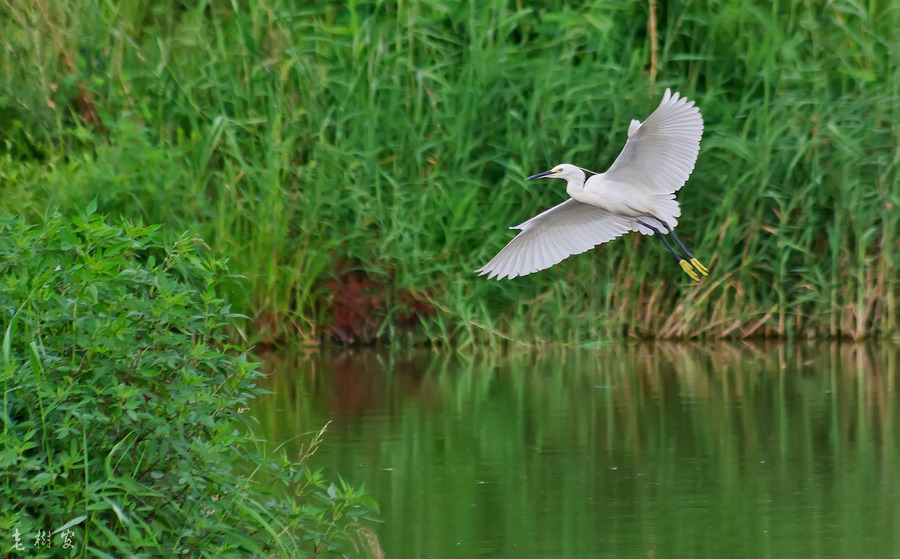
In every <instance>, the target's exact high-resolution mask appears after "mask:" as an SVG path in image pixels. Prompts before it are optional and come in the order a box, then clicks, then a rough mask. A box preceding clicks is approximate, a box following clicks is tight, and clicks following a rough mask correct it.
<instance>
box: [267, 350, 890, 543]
mask: <svg viewBox="0 0 900 559" xmlns="http://www.w3.org/2000/svg"><path fill="white" fill-rule="evenodd" d="M267 361H268V364H269V366H270V367H271V369H272V370H273V371H274V372H275V374H274V375H273V376H272V377H270V379H269V382H270V384H269V386H267V388H269V389H271V390H273V391H275V392H276V393H275V394H273V395H271V396H269V397H267V398H265V399H264V400H261V401H259V402H258V403H257V405H256V406H255V410H254V411H255V413H256V416H257V417H258V419H259V421H260V422H261V423H262V425H263V427H264V431H265V432H267V433H268V434H269V435H270V437H271V438H272V440H273V441H275V442H279V441H283V440H287V439H290V438H291V437H295V436H296V435H297V434H299V433H303V432H308V431H314V430H318V429H319V428H320V427H321V426H322V425H323V424H324V423H325V422H326V421H332V424H331V425H330V427H329V429H328V432H327V434H326V436H325V442H324V444H323V445H322V446H321V448H320V450H319V452H318V453H317V454H316V455H315V457H314V461H315V462H316V464H318V465H323V466H326V467H327V468H329V469H331V470H332V471H333V472H337V473H340V474H341V475H343V476H345V477H346V478H347V479H348V480H349V481H351V482H353V483H356V484H359V483H364V484H365V487H366V489H367V491H368V492H369V493H370V494H371V495H372V496H373V497H374V498H375V499H376V500H377V501H378V502H379V504H380V506H381V508H382V515H383V519H384V521H385V522H384V524H382V525H380V526H378V527H377V528H376V531H377V532H378V534H379V537H380V539H381V542H382V544H383V546H384V548H385V551H386V553H387V556H388V557H393V558H401V557H410V558H422V557H510V558H512V557H516V558H520V557H535V558H537V557H560V558H566V557H571V558H581V557H753V558H756V557H853V558H856V557H900V537H898V536H895V535H894V534H895V533H898V530H900V500H898V499H896V498H895V492H894V489H895V487H894V483H895V480H896V479H897V476H896V474H897V470H898V465H900V462H898V455H897V445H896V444H895V443H896V438H897V434H898V432H900V431H898V429H897V427H898V425H897V421H898V420H897V417H896V415H895V413H894V410H895V409H896V407H897V405H898V401H897V399H898V398H897V391H896V390H895V383H896V380H897V376H898V362H900V349H898V348H897V347H891V346H868V345H793V346H790V345H774V344H773V345H708V346H706V345H689V346H683V345H674V344H653V345H649V344H632V345H622V346H614V347H609V348H606V349H602V350H597V351H571V352H555V353H536V354H520V355H512V356H508V355H507V356H501V355H492V354H478V355H456V356H454V355H444V354H436V353H432V352H428V351H421V352H409V353H391V354H382V353H375V352H369V351H360V352H348V353H341V354H324V355H323V354H317V355H315V356H312V357H310V356H308V355H307V356H304V355H288V354H280V355H271V356H267ZM300 442H302V441H296V442H295V443H291V444H300ZM289 448H291V447H290V446H289Z"/></svg>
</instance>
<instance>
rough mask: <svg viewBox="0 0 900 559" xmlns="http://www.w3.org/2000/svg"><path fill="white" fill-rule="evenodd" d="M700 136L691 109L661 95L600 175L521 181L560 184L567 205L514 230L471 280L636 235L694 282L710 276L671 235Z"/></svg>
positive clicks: (558, 171)
mask: <svg viewBox="0 0 900 559" xmlns="http://www.w3.org/2000/svg"><path fill="white" fill-rule="evenodd" d="M702 136H703V117H702V116H700V110H699V109H698V108H697V107H696V106H694V102H693V101H688V100H687V98H685V97H681V96H679V94H678V93H677V92H676V93H675V94H674V95H673V94H672V92H671V90H669V89H666V92H665V94H664V95H663V99H662V102H661V103H660V104H659V107H657V108H656V110H655V111H653V113H652V114H651V115H650V116H649V117H647V120H645V121H644V122H639V121H637V120H632V121H631V124H630V125H629V126H628V140H627V141H626V142H625V147H624V148H623V149H622V153H620V154H619V157H617V158H616V160H615V162H613V164H612V166H611V167H610V168H609V169H608V170H607V171H606V172H605V173H594V172H593V171H588V170H587V169H583V168H581V167H577V166H575V165H571V164H569V163H562V164H560V165H557V166H556V167H553V168H552V169H550V170H549V171H544V172H543V173H538V174H536V175H532V176H530V177H528V178H527V179H525V180H531V179H538V178H554V179H563V180H565V181H566V193H567V194H568V195H569V196H570V198H569V199H568V200H566V201H565V202H563V203H562V204H559V205H557V206H554V207H552V208H550V209H549V210H547V211H545V212H543V213H541V214H538V215H537V216H535V217H533V218H531V219H529V220H528V221H526V222H524V223H521V224H519V225H516V226H515V227H512V229H518V230H519V231H520V233H519V234H518V235H516V237H515V238H513V240H511V241H510V242H509V244H507V245H506V246H505V247H503V250H501V251H500V252H499V253H497V256H495V257H494V258H492V259H491V261H490V262H488V263H487V264H485V265H484V266H483V267H482V268H480V269H478V270H476V272H477V273H478V274H480V275H484V274H489V275H488V277H489V278H497V279H503V278H509V279H512V278H514V277H516V276H524V275H527V274H531V273H534V272H537V271H540V270H544V269H546V268H549V267H550V266H553V265H554V264H558V263H559V262H561V261H562V260H563V259H565V258H568V257H569V256H572V255H573V254H581V253H582V252H586V251H588V250H590V249H592V248H594V247H595V246H597V245H601V244H603V243H606V242H608V241H611V240H613V239H615V238H616V237H620V236H622V235H624V234H625V233H628V232H630V231H636V232H638V233H641V234H643V235H658V236H659V238H660V239H662V241H663V243H665V245H666V248H668V249H669V252H671V253H672V254H673V255H675V258H676V259H677V260H678V263H679V265H681V269H682V270H684V271H685V273H686V274H687V275H688V276H690V277H691V279H693V280H694V281H700V276H699V274H702V275H704V276H705V275H707V273H708V271H709V270H707V268H706V266H704V265H703V264H701V263H700V261H699V260H697V258H695V257H694V255H693V254H691V253H690V252H689V251H688V249H687V248H685V246H684V243H682V242H681V239H679V238H678V237H677V236H676V235H675V227H676V226H677V225H678V217H679V216H680V215H681V208H680V207H679V205H678V201H677V200H676V199H675V192H677V191H678V189H680V188H681V187H682V186H684V183H685V182H687V180H688V177H690V175H691V172H692V171H693V170H694V163H695V162H696V161H697V154H698V153H699V151H700V138H701V137H702ZM585 173H590V174H591V175H590V177H587V178H585V177H586V175H585ZM667 235H671V236H672V238H673V239H675V242H677V243H678V246H679V247H681V250H682V251H684V255H685V257H686V258H684V257H682V256H681V255H680V254H678V252H676V251H675V249H673V248H672V245H671V244H669V241H668V240H666V236H667Z"/></svg>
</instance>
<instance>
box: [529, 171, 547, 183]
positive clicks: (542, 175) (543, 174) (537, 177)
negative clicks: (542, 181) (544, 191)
mask: <svg viewBox="0 0 900 559" xmlns="http://www.w3.org/2000/svg"><path fill="white" fill-rule="evenodd" d="M551 174H553V171H544V172H543V173H538V174H536V175H531V176H530V177H526V178H525V180H527V181H530V180H531V179H539V178H542V177H546V176H547V175H551Z"/></svg>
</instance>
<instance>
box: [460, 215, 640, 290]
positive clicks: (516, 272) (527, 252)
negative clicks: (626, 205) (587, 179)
mask: <svg viewBox="0 0 900 559" xmlns="http://www.w3.org/2000/svg"><path fill="white" fill-rule="evenodd" d="M511 229H521V230H522V232H521V233H519V234H518V235H516V237H515V238H514V239H513V240H511V241H510V242H509V244H507V245H506V246H505V247H503V250H501V251H500V252H499V253H497V256H495V257H494V258H492V259H491V261H490V262H488V263H487V264H485V265H484V267H482V268H480V269H478V270H475V271H476V272H477V273H478V274H480V275H484V274H490V276H488V277H489V278H493V277H496V278H497V279H503V278H510V279H512V278H514V277H516V276H524V275H526V274H530V273H532V272H537V271H539V270H543V269H545V268H549V267H550V266H553V265H554V264H557V263H559V262H561V261H562V260H563V259H565V258H567V257H569V256H571V255H573V254H581V253H582V252H585V251H588V250H590V249H592V248H594V247H595V246H597V245H599V244H602V243H605V242H607V241H611V240H613V239H615V238H616V237H618V236H620V235H623V234H625V233H627V232H628V231H630V230H631V220H630V219H628V218H624V217H619V216H616V215H613V214H611V213H609V212H607V211H604V210H601V209H600V208H598V207H596V206H592V205H590V204H582V203H581V202H578V201H576V200H573V199H571V198H570V199H568V200H566V201H565V202H563V203H562V204H559V205H557V206H554V207H552V208H550V209H549V210H547V211H545V212H543V213H541V214H538V215H536V216H535V217H533V218H531V219H529V220H528V221H526V222H525V223H522V224H520V225H516V226H515V227H511Z"/></svg>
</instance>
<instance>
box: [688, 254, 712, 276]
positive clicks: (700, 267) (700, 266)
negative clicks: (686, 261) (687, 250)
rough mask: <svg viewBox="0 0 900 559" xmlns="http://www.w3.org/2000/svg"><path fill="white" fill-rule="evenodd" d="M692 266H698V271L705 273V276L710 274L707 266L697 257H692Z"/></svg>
mask: <svg viewBox="0 0 900 559" xmlns="http://www.w3.org/2000/svg"><path fill="white" fill-rule="evenodd" d="M691 266H693V267H694V268H696V269H697V271H698V272H700V273H701V274H703V275H704V276H708V275H709V269H707V267H706V266H704V265H703V264H701V263H700V261H699V260H697V259H696V258H691Z"/></svg>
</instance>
